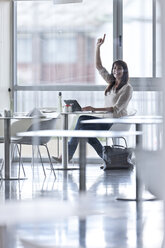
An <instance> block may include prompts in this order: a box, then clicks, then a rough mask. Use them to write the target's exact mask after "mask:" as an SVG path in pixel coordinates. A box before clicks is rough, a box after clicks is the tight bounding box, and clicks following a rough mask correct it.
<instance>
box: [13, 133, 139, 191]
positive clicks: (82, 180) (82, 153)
mask: <svg viewBox="0 0 165 248" xmlns="http://www.w3.org/2000/svg"><path fill="white" fill-rule="evenodd" d="M17 135H18V137H20V136H21V137H22V136H27V137H28V136H29V137H35V138H36V137H62V138H71V137H76V138H80V147H79V169H80V175H79V190H80V191H85V190H86V140H87V138H95V137H98V138H102V137H103V138H105V137H107V138H116V137H118V136H119V135H121V136H130V135H135V136H136V135H138V136H139V135H142V132H136V131H134V132H126V131H125V132H116V131H112V132H109V131H91V130H89V131H88V130H54V131H52V130H47V131H30V132H22V133H18V134H17Z"/></svg>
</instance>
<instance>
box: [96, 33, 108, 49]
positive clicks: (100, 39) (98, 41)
mask: <svg viewBox="0 0 165 248" xmlns="http://www.w3.org/2000/svg"><path fill="white" fill-rule="evenodd" d="M105 36H106V34H104V36H103V38H99V39H98V40H97V44H96V45H97V47H100V46H101V45H102V44H103V43H104V40H105Z"/></svg>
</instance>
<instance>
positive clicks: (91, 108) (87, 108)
mask: <svg viewBox="0 0 165 248" xmlns="http://www.w3.org/2000/svg"><path fill="white" fill-rule="evenodd" d="M82 111H92V112H93V111H95V108H93V107H92V106H87V107H84V108H82Z"/></svg>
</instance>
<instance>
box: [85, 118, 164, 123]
mask: <svg viewBox="0 0 165 248" xmlns="http://www.w3.org/2000/svg"><path fill="white" fill-rule="evenodd" d="M82 123H86V124H87V123H88V124H90V123H91V124H92V123H103V124H105V123H113V124H115V123H118V124H161V123H163V119H162V118H147V117H145V118H140V117H139V118H136V117H133V116H132V117H131V118H129V117H126V118H123V117H122V118H100V119H94V120H84V121H82Z"/></svg>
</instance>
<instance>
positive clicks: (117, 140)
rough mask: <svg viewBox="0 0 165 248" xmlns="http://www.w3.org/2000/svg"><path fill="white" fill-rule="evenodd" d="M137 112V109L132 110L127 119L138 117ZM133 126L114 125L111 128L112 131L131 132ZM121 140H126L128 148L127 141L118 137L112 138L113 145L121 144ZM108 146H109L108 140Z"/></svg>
mask: <svg viewBox="0 0 165 248" xmlns="http://www.w3.org/2000/svg"><path fill="white" fill-rule="evenodd" d="M136 113H137V111H136V110H135V109H131V110H129V111H128V115H127V117H128V118H129V117H131V116H134V115H136ZM131 125H132V124H119V123H117V124H113V125H112V127H111V128H110V131H129V130H130V128H131ZM120 139H122V140H124V143H125V146H127V141H126V138H124V137H120V136H119V137H117V138H112V143H113V145H116V144H119V143H120ZM106 144H107V145H108V139H106Z"/></svg>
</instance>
